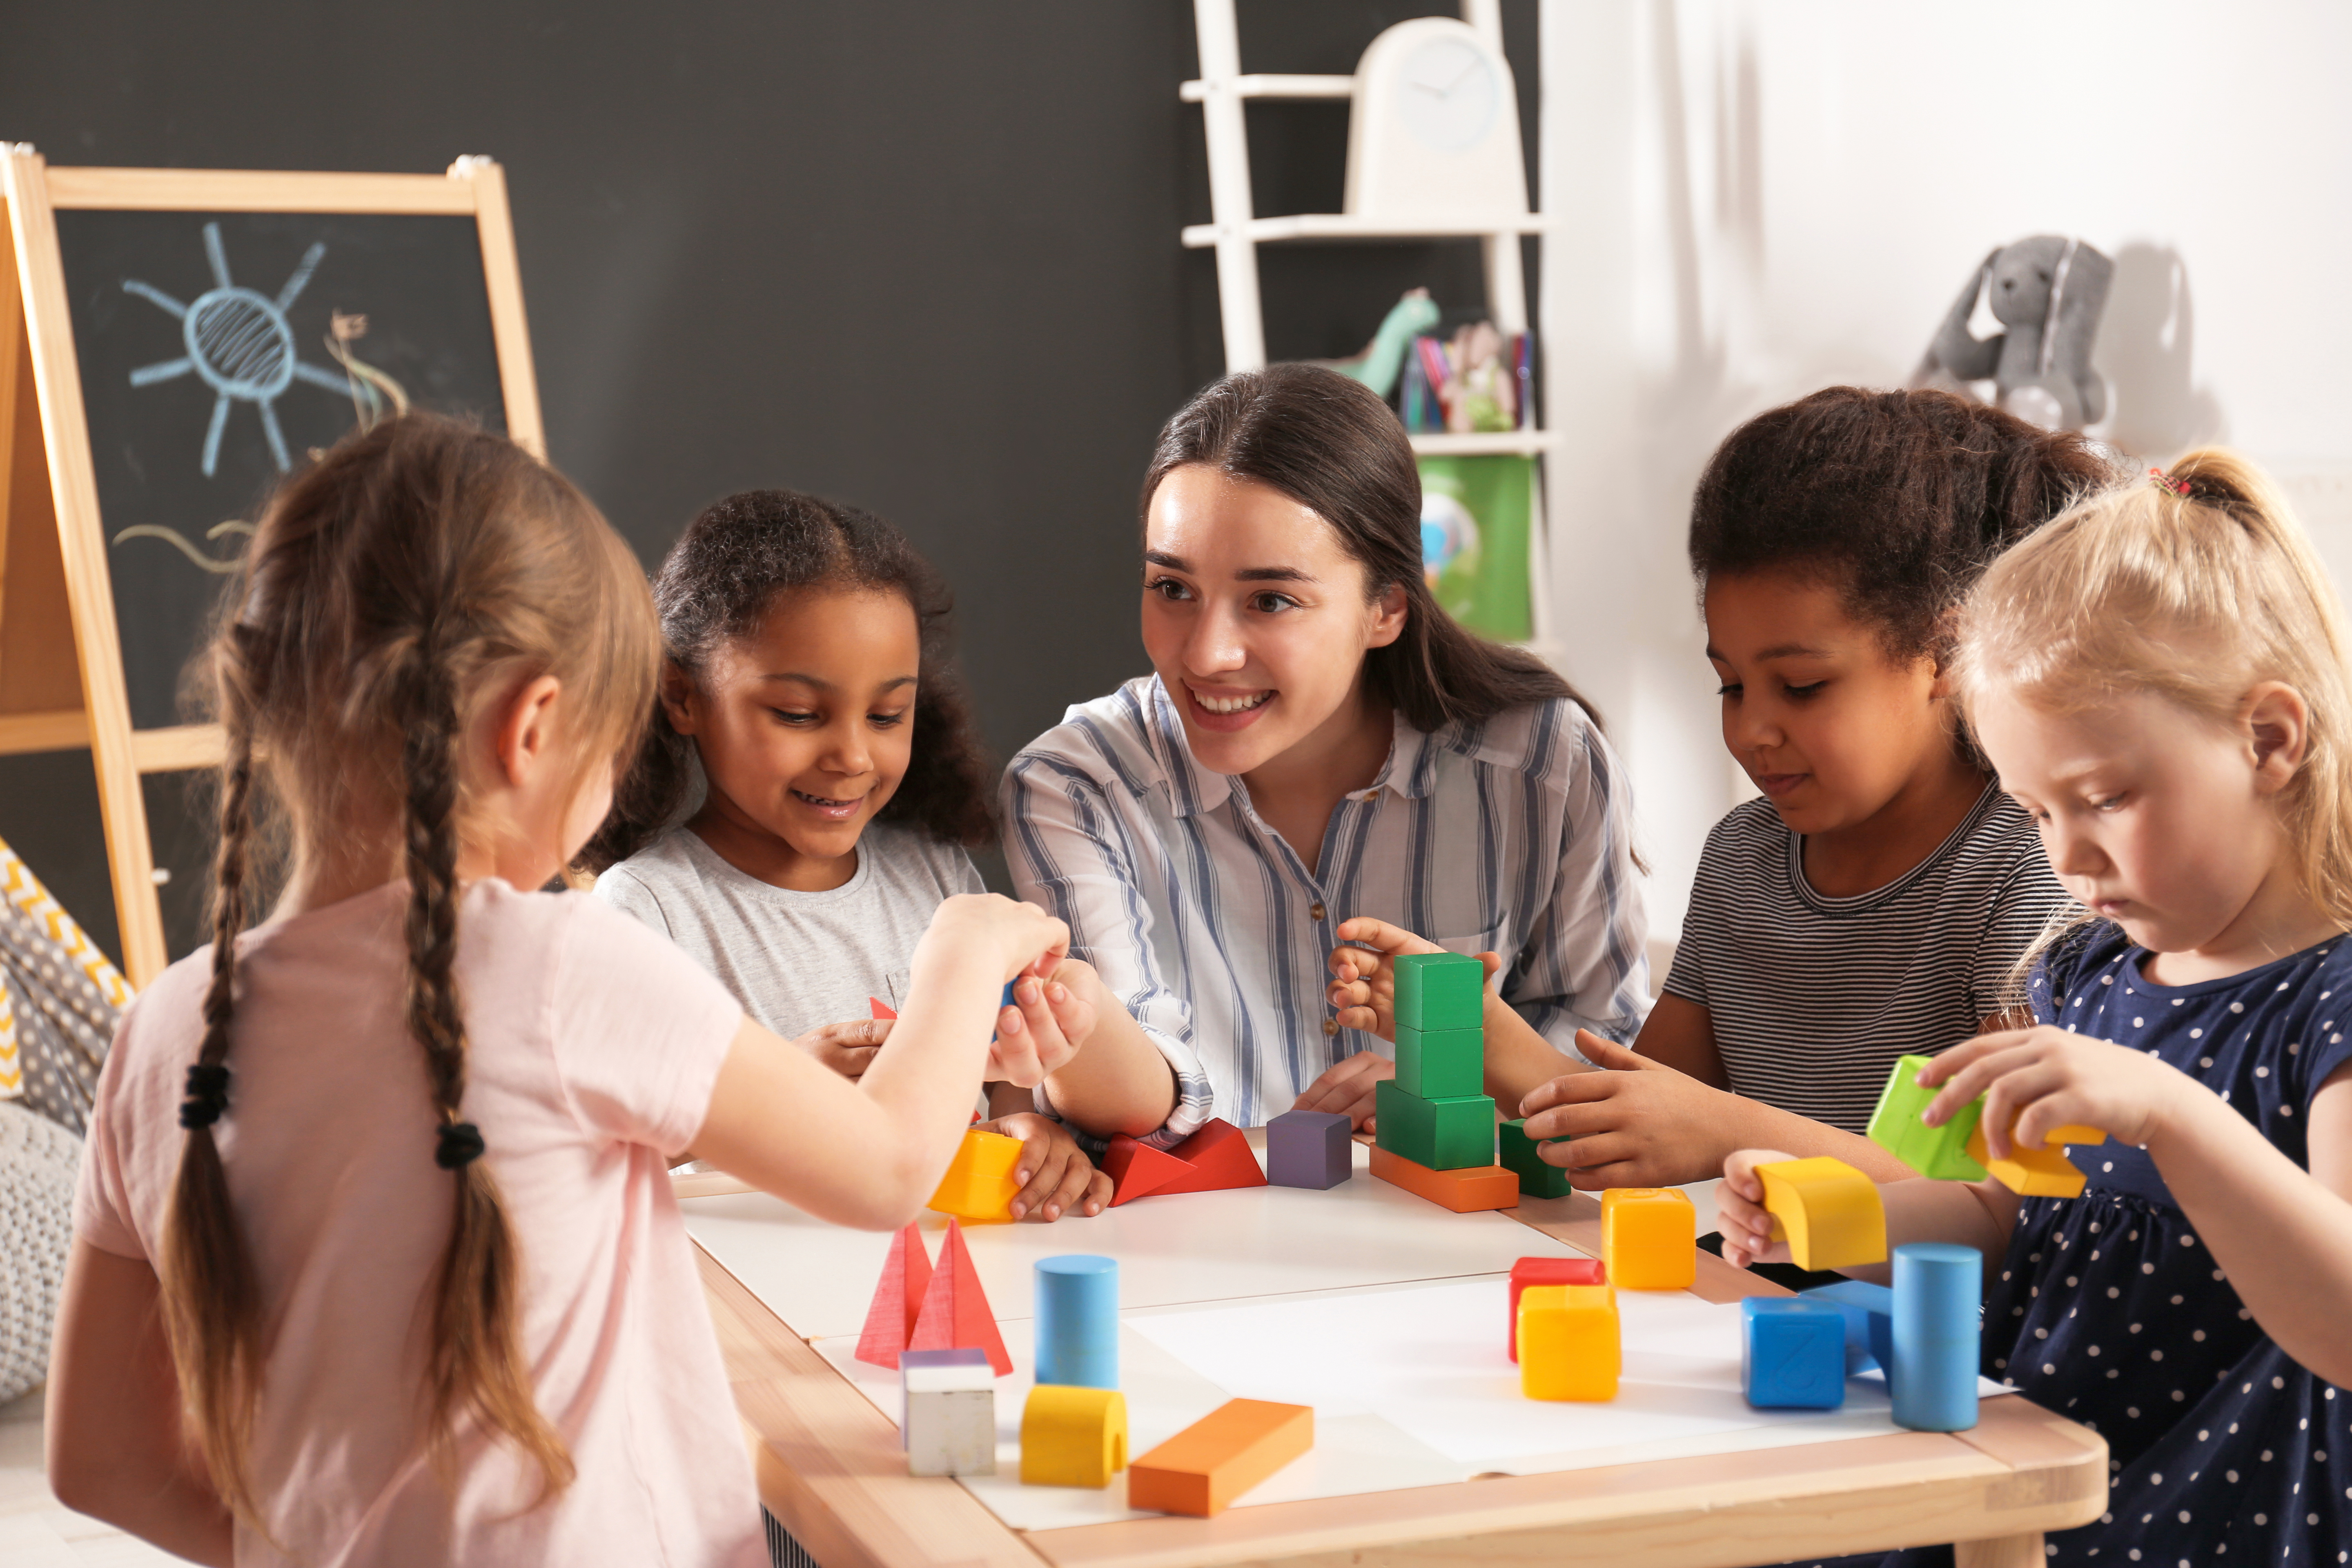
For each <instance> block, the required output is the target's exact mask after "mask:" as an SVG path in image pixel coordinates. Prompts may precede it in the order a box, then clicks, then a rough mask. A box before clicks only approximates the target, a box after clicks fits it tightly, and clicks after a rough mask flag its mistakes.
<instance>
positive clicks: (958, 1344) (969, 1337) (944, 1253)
mask: <svg viewBox="0 0 2352 1568" xmlns="http://www.w3.org/2000/svg"><path fill="white" fill-rule="evenodd" d="M907 1348H908V1350H910V1351H948V1350H978V1351H986V1352H988V1364H989V1365H991V1366H992V1367H994V1368H995V1369H996V1375H997V1376H999V1377H1003V1375H1004V1374H1005V1373H1009V1372H1011V1371H1012V1370H1013V1358H1012V1357H1011V1356H1009V1355H1007V1354H1006V1353H1005V1352H1004V1337H1003V1335H1002V1334H1000V1333H998V1332H997V1331H996V1314H995V1313H994V1312H992V1311H991V1310H989V1306H988V1297H987V1295H986V1294H985V1293H984V1292H982V1289H981V1288H980V1271H979V1270H978V1269H976V1268H973V1267H972V1266H971V1252H970V1251H969V1250H967V1249H966V1248H965V1247H964V1244H963V1231H962V1229H961V1227H960V1226H958V1225H957V1224H956V1222H955V1221H953V1220H950V1221H948V1234H947V1239H946V1240H945V1241H943V1242H942V1243H940V1266H939V1267H938V1268H935V1269H933V1270H932V1271H931V1283H930V1288H929V1289H927V1290H925V1291H924V1292H923V1310H922V1311H921V1313H920V1314H919V1315H918V1316H917V1317H916V1319H915V1330H914V1332H913V1333H912V1334H910V1335H908V1340H907Z"/></svg>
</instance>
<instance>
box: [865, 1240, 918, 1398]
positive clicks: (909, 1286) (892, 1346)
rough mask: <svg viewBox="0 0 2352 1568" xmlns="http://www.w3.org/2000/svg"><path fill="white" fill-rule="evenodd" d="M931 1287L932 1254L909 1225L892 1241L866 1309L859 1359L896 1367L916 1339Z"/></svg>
mask: <svg viewBox="0 0 2352 1568" xmlns="http://www.w3.org/2000/svg"><path fill="white" fill-rule="evenodd" d="M930 1288H931V1255H930V1254H929V1252H926V1251H925V1250H923V1233H922V1231H921V1229H920V1228H919V1227H918V1226H911V1225H910V1226H908V1227H907V1228H906V1229H904V1230H902V1231H900V1232H899V1233H898V1235H896V1236H894V1237H891V1238H890V1257H889V1258H888V1260H887V1261H886V1262H885V1263H884V1264H883V1265H882V1279H881V1281H880V1283H878V1284H877V1285H876V1286H875V1287H874V1300H873V1303H872V1305H870V1306H868V1307H867V1308H866V1328H865V1331H863V1332H861V1333H860V1334H859V1335H858V1336H857V1359H858V1360H859V1361H864V1362H872V1363H874V1364H875V1365H876V1366H897V1365H898V1352H901V1351H903V1350H905V1349H906V1348H907V1342H908V1340H910V1339H912V1338H913V1337H914V1334H915V1322H916V1320H918V1319H919V1318H920V1317H921V1316H922V1311H923V1298H924V1296H925V1295H927V1294H928V1293H929V1290H930Z"/></svg>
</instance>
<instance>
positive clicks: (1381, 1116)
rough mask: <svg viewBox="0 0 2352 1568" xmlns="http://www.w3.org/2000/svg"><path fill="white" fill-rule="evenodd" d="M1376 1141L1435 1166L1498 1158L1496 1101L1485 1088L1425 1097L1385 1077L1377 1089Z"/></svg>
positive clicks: (1447, 1168) (1465, 1165)
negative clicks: (1443, 1097) (1437, 1097)
mask: <svg viewBox="0 0 2352 1568" xmlns="http://www.w3.org/2000/svg"><path fill="white" fill-rule="evenodd" d="M1372 1115H1373V1118H1374V1126H1373V1128H1372V1134H1373V1142H1377V1143H1378V1144H1379V1145H1380V1146H1381V1148H1383V1149H1386V1150H1388V1151H1390V1152H1391V1153H1397V1154H1402V1155H1403V1156H1404V1157H1405V1158H1406V1159H1408V1160H1411V1161H1412V1162H1413V1163H1415V1164H1418V1165H1426V1166H1428V1167H1429V1168H1430V1169H1431V1170H1433V1171H1459V1170H1464V1169H1467V1168H1469V1167H1471V1166H1475V1165H1491V1164H1493V1163H1495V1102H1494V1100H1492V1099H1490V1098H1489V1097H1487V1096H1486V1095H1483V1094H1469V1095H1462V1096H1459V1097H1457V1098H1455V1099H1453V1100H1423V1099H1422V1098H1421V1097H1420V1096H1418V1095H1415V1094H1411V1093H1408V1092H1406V1090H1405V1088H1404V1086H1403V1085H1402V1084H1401V1083H1399V1082H1397V1080H1396V1079H1392V1078H1384V1079H1381V1081H1380V1082H1379V1083H1378V1084H1377V1085H1375V1086H1374V1087H1373V1089H1372Z"/></svg>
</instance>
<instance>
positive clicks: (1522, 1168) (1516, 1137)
mask: <svg viewBox="0 0 2352 1568" xmlns="http://www.w3.org/2000/svg"><path fill="white" fill-rule="evenodd" d="M1565 1142H1568V1140H1567V1139H1565V1138H1546V1139H1544V1140H1543V1141H1542V1142H1538V1141H1537V1140H1535V1139H1533V1138H1530V1137H1528V1123H1527V1120H1526V1118H1524V1117H1522V1118H1520V1119H1518V1120H1517V1121H1506V1122H1504V1123H1503V1124H1502V1125H1501V1126H1500V1127H1498V1128H1496V1161H1497V1163H1500V1164H1501V1165H1503V1166H1504V1168H1506V1169H1507V1170H1508V1171H1509V1172H1510V1173H1512V1174H1513V1175H1516V1176H1517V1177H1518V1179H1519V1195H1520V1196H1521V1197H1525V1198H1564V1197H1566V1196H1568V1194H1570V1193H1572V1192H1574V1191H1575V1190H1576V1189H1575V1188H1574V1187H1573V1186H1571V1185H1570V1184H1569V1180H1568V1173H1567V1172H1566V1171H1563V1170H1561V1169H1560V1168H1559V1166H1558V1165H1548V1164H1546V1163H1544V1159H1543V1156H1542V1155H1540V1154H1538V1153H1537V1152H1536V1151H1537V1150H1538V1149H1540V1148H1542V1147H1543V1145H1544V1144H1545V1143H1565Z"/></svg>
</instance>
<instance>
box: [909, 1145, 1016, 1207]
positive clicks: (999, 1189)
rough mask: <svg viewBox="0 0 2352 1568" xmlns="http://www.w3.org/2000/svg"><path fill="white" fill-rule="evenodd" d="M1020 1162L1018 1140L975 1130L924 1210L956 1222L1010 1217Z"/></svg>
mask: <svg viewBox="0 0 2352 1568" xmlns="http://www.w3.org/2000/svg"><path fill="white" fill-rule="evenodd" d="M1020 1159H1021V1140H1020V1139H1018V1138H1007V1137H1006V1136H1005V1135H1004V1134H1003V1133H1002V1132H985V1131H982V1130H981V1129H979V1128H977V1127H975V1128H972V1129H971V1131H968V1132H966V1133H965V1134H964V1135H963V1142H962V1143H961V1144H960V1145H959V1146H958V1147H957V1149H956V1152H955V1158H954V1159H952V1160H950V1161H949V1162H948V1173H947V1174H946V1175H944V1176H941V1177H940V1186H939V1190H938V1191H937V1192H935V1193H933V1194H931V1201H930V1202H929V1203H928V1204H926V1205H923V1206H924V1207H926V1208H929V1209H933V1210H936V1211H938V1212H939V1213H940V1214H950V1215H955V1216H956V1217H957V1218H958V1219H964V1220H971V1221H974V1222H976V1223H981V1224H987V1223H991V1222H993V1221H996V1220H1010V1219H1011V1218H1012V1217H1013V1198H1014V1197H1016V1196H1018V1195H1019V1194H1020V1192H1021V1184H1020V1183H1018V1182H1016V1181H1014V1180H1013V1167H1014V1165H1015V1164H1016V1163H1018V1162H1019V1161H1020Z"/></svg>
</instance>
